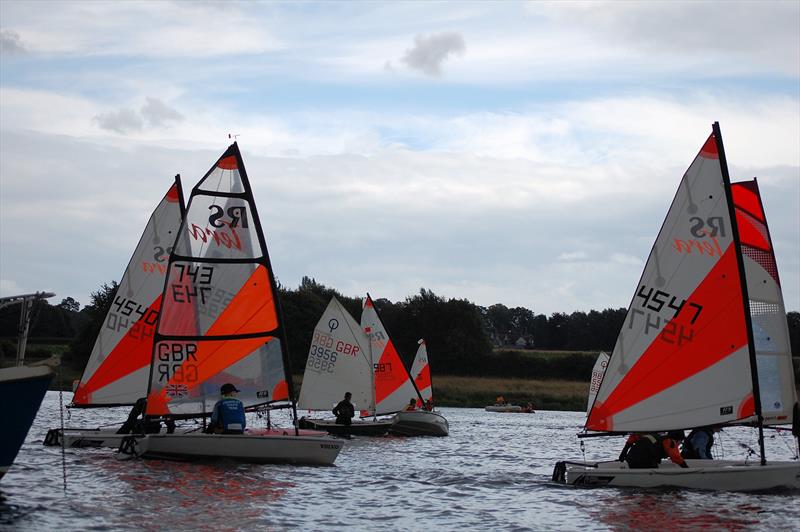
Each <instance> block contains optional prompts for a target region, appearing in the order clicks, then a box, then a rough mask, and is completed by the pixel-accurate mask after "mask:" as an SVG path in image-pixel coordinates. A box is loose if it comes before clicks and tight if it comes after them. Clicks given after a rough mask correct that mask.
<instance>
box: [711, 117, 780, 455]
mask: <svg viewBox="0 0 800 532" xmlns="http://www.w3.org/2000/svg"><path fill="white" fill-rule="evenodd" d="M712 129H713V132H714V140H715V141H716V143H717V151H718V152H719V165H720V170H721V171H722V181H723V183H724V188H725V196H726V200H727V201H728V213H729V215H730V220H731V233H732V236H733V245H734V246H735V249H736V263H737V265H738V268H739V284H740V286H741V290H742V304H743V305H744V319H745V324H746V325H747V327H746V328H747V344H748V345H747V347H748V354H749V358H750V376H751V378H752V382H753V400H754V401H755V405H754V406H755V411H756V423H757V426H758V448H759V453H760V458H761V465H766V463H767V459H766V457H765V455H764V417H763V416H762V414H761V390H760V388H759V385H758V366H757V363H756V349H755V340H754V338H753V320H752V316H751V315H750V296H749V294H748V292H747V278H746V277H745V270H744V259H743V258H742V242H741V239H740V238H739V227H738V225H737V223H736V210H735V209H734V205H733V194H732V192H731V179H730V174H729V173H728V161H727V159H726V158H725V148H724V146H723V144H722V133H721V132H720V127H719V122H714V124H713V125H712Z"/></svg>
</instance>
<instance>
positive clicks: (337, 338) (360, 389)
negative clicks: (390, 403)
mask: <svg viewBox="0 0 800 532" xmlns="http://www.w3.org/2000/svg"><path fill="white" fill-rule="evenodd" d="M372 360H373V359H372V348H371V345H370V341H369V338H367V334H366V333H365V331H364V330H363V329H362V328H361V326H360V325H359V324H358V323H357V322H356V320H354V319H353V317H352V316H351V315H350V313H349V312H347V310H346V309H345V308H344V307H343V306H342V304H341V303H340V302H339V300H338V299H336V298H335V297H333V298H331V301H330V303H328V307H327V308H326V309H325V312H324V313H323V314H322V317H321V318H320V319H319V321H318V322H317V325H316V327H314V336H313V338H312V340H311V348H310V349H309V352H308V359H307V361H306V369H305V373H304V374H303V386H302V388H301V389H300V398H299V399H298V402H297V406H298V408H301V409H307V410H317V411H331V409H332V408H333V407H334V405H336V404H337V403H338V402H339V401H341V400H342V397H344V394H345V392H350V393H351V394H352V399H351V400H352V402H353V403H354V405H355V407H356V409H360V410H362V411H363V412H365V413H368V414H369V415H373V419H360V420H353V422H352V424H350V425H343V424H338V423H336V421H335V420H332V419H324V418H323V419H316V418H315V419H310V418H305V417H303V418H301V419H300V427H303V428H309V429H316V430H325V431H327V432H330V433H331V434H337V435H342V436H383V435H385V434H386V433H387V432H388V431H389V429H390V428H391V427H392V425H393V424H394V422H395V421H396V420H395V419H394V418H389V419H377V418H375V417H374V414H375V412H376V410H375V404H376V400H375V384H374V372H373V362H372Z"/></svg>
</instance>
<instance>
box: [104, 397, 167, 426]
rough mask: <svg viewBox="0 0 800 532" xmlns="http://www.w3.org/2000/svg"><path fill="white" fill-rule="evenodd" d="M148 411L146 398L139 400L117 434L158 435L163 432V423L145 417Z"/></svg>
mask: <svg viewBox="0 0 800 532" xmlns="http://www.w3.org/2000/svg"><path fill="white" fill-rule="evenodd" d="M146 409H147V399H145V398H144V397H142V398H140V399H137V400H136V402H135V403H134V405H133V408H132V409H131V411H130V413H129V414H128V419H126V420H125V423H123V424H122V426H121V427H120V428H119V430H117V434H131V433H136V434H158V433H159V432H161V422H160V421H158V420H155V419H147V418H146V417H145V415H144V412H145V410H146ZM139 416H142V419H139ZM173 430H174V429H173Z"/></svg>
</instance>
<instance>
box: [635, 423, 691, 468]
mask: <svg viewBox="0 0 800 532" xmlns="http://www.w3.org/2000/svg"><path fill="white" fill-rule="evenodd" d="M683 438H684V435H683V431H682V430H677V431H670V432H669V433H668V434H667V435H666V436H659V435H657V434H631V435H630V437H629V438H628V441H626V442H625V447H623V449H622V452H621V453H620V455H619V461H620V462H627V463H628V467H630V468H631V469H650V468H655V467H658V464H660V463H661V460H662V459H664V458H669V459H670V460H672V461H673V462H674V463H676V464H678V465H679V466H681V467H689V466H688V465H687V464H686V462H685V461H684V459H683V458H682V457H681V453H680V451H679V450H678V442H679V441H681V440H683Z"/></svg>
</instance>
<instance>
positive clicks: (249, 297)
mask: <svg viewBox="0 0 800 532" xmlns="http://www.w3.org/2000/svg"><path fill="white" fill-rule="evenodd" d="M275 308H276V307H275V301H274V298H273V295H272V286H271V285H270V282H269V274H268V272H267V269H266V268H265V267H264V266H261V265H259V266H258V267H257V268H256V269H255V270H254V271H253V273H252V275H251V276H250V278H249V279H248V280H247V281H246V282H245V283H244V285H242V288H241V289H240V290H239V292H238V293H237V294H236V296H235V297H234V298H233V300H232V301H231V303H230V304H229V305H228V306H227V307H226V308H225V310H224V311H223V312H222V314H220V316H219V318H217V320H216V321H215V322H214V323H213V325H211V327H209V329H208V331H207V332H206V334H207V335H208V336H223V335H230V334H250V333H257V332H264V331H271V330H273V329H275V328H276V327H277V326H278V315H277V313H276V310H275Z"/></svg>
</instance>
